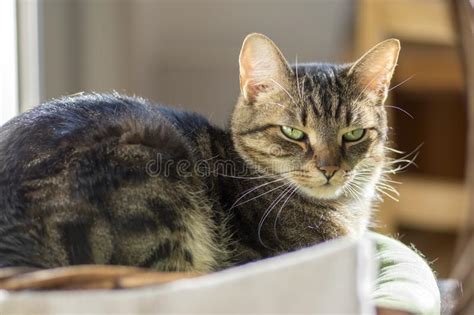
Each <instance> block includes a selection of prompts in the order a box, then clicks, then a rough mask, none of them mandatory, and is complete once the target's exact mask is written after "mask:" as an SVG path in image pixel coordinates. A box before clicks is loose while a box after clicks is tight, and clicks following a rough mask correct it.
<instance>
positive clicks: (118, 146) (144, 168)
mask: <svg viewBox="0 0 474 315" xmlns="http://www.w3.org/2000/svg"><path fill="white" fill-rule="evenodd" d="M187 128H193V129H194V132H196V131H199V128H201V129H203V130H205V129H206V128H207V121H206V120H205V119H203V118H200V116H196V115H194V114H186V113H180V112H177V111H173V110H170V109H166V108H164V107H161V106H158V105H153V104H150V103H148V102H147V101H145V100H143V99H139V98H130V97H124V96H120V95H116V94H107V95H104V94H93V95H80V96H76V97H68V98H63V99H59V100H53V101H51V102H49V103H46V104H43V105H40V106H38V107H36V108H34V109H32V110H30V111H29V112H26V113H24V114H22V115H20V116H18V117H16V118H15V119H13V120H11V121H9V122H8V123H6V124H5V125H3V126H2V127H0V257H1V258H0V266H1V265H34V264H37V265H39V266H58V265H68V264H80V263H101V264H109V263H112V264H114V263H120V264H127V265H142V266H156V264H157V263H158V262H157V260H156V257H155V256H153V255H154V254H156V252H160V251H161V252H160V253H163V251H164V248H165V249H168V250H169V247H170V246H178V245H179V246H184V245H182V244H175V243H174V238H173V237H176V238H178V239H180V240H186V239H187V236H186V235H179V233H178V234H176V235H174V234H173V233H174V232H176V231H175V230H176V229H177V228H178V227H179V226H181V225H183V224H184V221H185V220H186V219H185V216H188V215H190V213H191V214H192V215H193V216H194V218H193V220H198V221H199V220H200V219H202V220H205V217H206V216H207V214H206V215H204V214H203V213H201V212H198V211H201V210H199V207H201V208H202V206H201V205H199V202H198V197H199V196H197V195H196V196H195V197H193V198H195V199H196V200H194V199H192V198H185V197H182V195H185V194H186V193H187V192H189V191H192V190H200V189H202V187H200V182H199V179H196V178H193V177H190V178H180V177H179V174H177V173H176V169H174V168H171V169H167V170H166V171H167V173H163V174H162V173H159V172H158V173H156V174H155V173H152V172H156V171H157V169H156V166H157V164H156V163H157V161H158V162H160V163H164V164H166V162H167V161H179V160H187V161H191V162H192V161H193V159H194V157H193V152H194V151H195V148H193V139H192V138H190V136H189V133H187V132H186V129H187ZM150 167H151V168H150ZM158 171H159V170H158ZM178 198H180V199H179V202H178ZM164 214H166V216H167V217H163V215H164ZM170 217H171V218H172V221H170ZM198 225H199V224H198ZM202 225H203V226H204V225H209V222H207V223H204V222H202ZM170 233H171V234H173V235H174V236H173V237H171V236H170ZM209 233H211V234H212V231H210V232H209ZM189 237H190V239H191V238H192V236H189ZM209 239H212V236H211V235H210V234H209ZM182 243H185V242H183V241H182ZM186 246H187V247H186V248H184V247H183V248H182V250H178V251H177V253H178V254H180V255H183V257H184V256H186V257H188V258H189V256H190V255H191V256H192V254H190V253H193V254H195V253H194V252H193V249H192V248H191V247H192V245H191V243H189V244H186ZM165 254H166V253H165ZM168 254H169V253H168ZM35 255H37V257H35ZM196 255H200V256H202V257H206V255H207V256H209V257H212V256H213V255H212V253H208V252H205V253H198V254H196ZM188 260H190V259H188ZM208 260H209V259H208V258H205V259H204V262H202V261H201V265H202V266H201V267H202V268H203V269H205V268H209V266H210V265H211V264H213V262H210V261H208ZM211 260H212V259H211ZM163 262H166V265H163V266H161V267H159V268H161V269H163V268H165V269H166V268H173V267H172V266H173V264H178V265H179V264H181V265H182V264H183V261H182V260H168V261H166V260H164V261H162V263H163ZM188 263H189V261H188ZM170 266H171V267H170ZM203 266H204V267H203ZM205 266H207V267H205ZM157 268H158V267H157ZM189 268H191V267H189Z"/></svg>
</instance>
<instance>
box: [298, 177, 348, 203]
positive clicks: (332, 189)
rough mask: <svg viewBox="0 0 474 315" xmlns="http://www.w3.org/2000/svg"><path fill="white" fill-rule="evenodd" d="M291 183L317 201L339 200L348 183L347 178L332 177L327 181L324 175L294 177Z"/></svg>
mask: <svg viewBox="0 0 474 315" xmlns="http://www.w3.org/2000/svg"><path fill="white" fill-rule="evenodd" d="M291 181H292V182H293V183H294V184H295V185H297V186H298V187H299V190H300V191H302V192H303V193H304V194H305V195H307V196H309V197H312V198H317V199H337V198H339V197H340V196H341V195H342V193H343V191H344V186H345V184H346V182H347V178H345V177H332V178H330V179H327V178H326V177H324V175H322V174H315V175H313V176H308V175H307V174H305V176H292V177H291Z"/></svg>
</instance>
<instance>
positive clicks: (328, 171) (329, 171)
mask: <svg viewBox="0 0 474 315" xmlns="http://www.w3.org/2000/svg"><path fill="white" fill-rule="evenodd" d="M318 169H319V170H320V171H321V172H322V173H323V174H324V176H326V178H327V180H330V179H331V177H333V176H334V174H336V172H337V171H338V170H339V166H318Z"/></svg>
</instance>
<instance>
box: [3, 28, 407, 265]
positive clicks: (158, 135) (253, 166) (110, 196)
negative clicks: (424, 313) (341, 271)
mask: <svg viewBox="0 0 474 315" xmlns="http://www.w3.org/2000/svg"><path fill="white" fill-rule="evenodd" d="M399 50H400V45H399V42H398V41H397V40H395V39H389V40H386V41H384V42H382V43H380V44H378V45H377V46H375V47H374V48H372V49H371V50H370V51H368V52H367V53H366V54H365V55H364V56H363V57H361V58H360V59H359V60H358V61H356V62H355V63H353V64H344V65H333V64H299V65H298V64H297V65H294V66H290V65H289V64H288V62H287V61H286V60H285V58H284V57H283V55H282V53H281V52H280V50H279V49H278V48H277V47H276V46H275V44H274V43H273V42H272V41H271V40H270V39H268V38H267V37H265V36H264V35H261V34H251V35H249V36H247V38H246V39H245V41H244V43H243V47H242V50H241V53H240V60H239V62H240V88H241V95H240V97H239V99H238V101H237V105H236V106H235V109H234V111H233V114H232V117H231V121H230V128H229V129H226V130H222V129H220V128H217V127H215V126H213V125H211V124H210V123H209V122H208V121H207V120H206V119H205V118H203V117H201V116H199V115H197V114H194V113H188V112H181V111H176V110H173V109H170V108H167V107H163V106H160V105H156V104H151V103H149V102H148V101H146V100H144V99H141V98H136V97H126V96H121V95H118V94H81V95H76V96H70V97H65V98H62V99H57V100H52V101H50V102H48V103H45V104H43V105H40V106H37V107H36V108H34V109H32V110H30V111H28V112H26V113H24V114H21V115H19V116H18V117H16V118H14V119H12V120H11V121H9V122H8V123H6V124H5V125H3V126H2V127H1V128H0V266H1V267H6V266H34V267H41V268H49V267H57V266H66V265H77V264H120V265H131V266H140V267H149V268H153V269H156V270H163V271H171V270H176V271H200V272H208V271H214V270H219V269H222V268H225V267H227V266H232V265H236V264H242V263H246V262H249V261H253V260H257V259H262V258H265V257H270V256H274V255H278V254H280V253H283V252H288V251H293V250H296V249H299V248H302V247H306V246H309V245H313V244H317V243H320V242H323V241H325V240H329V239H333V238H336V237H339V236H344V235H345V236H349V237H354V238H356V237H358V236H360V235H361V233H363V232H364V231H365V230H366V229H367V227H368V224H369V222H370V217H371V208H372V207H373V203H374V201H375V199H376V197H377V190H376V188H377V187H378V185H379V183H380V180H381V177H383V176H384V169H385V167H386V164H387V163H386V158H385V153H384V151H385V149H384V147H385V146H384V144H385V142H386V138H387V118H386V112H385V108H384V106H383V104H384V101H385V99H386V96H387V92H388V86H389V82H390V79H391V77H392V74H393V71H394V68H395V66H396V62H397V58H398V53H399Z"/></svg>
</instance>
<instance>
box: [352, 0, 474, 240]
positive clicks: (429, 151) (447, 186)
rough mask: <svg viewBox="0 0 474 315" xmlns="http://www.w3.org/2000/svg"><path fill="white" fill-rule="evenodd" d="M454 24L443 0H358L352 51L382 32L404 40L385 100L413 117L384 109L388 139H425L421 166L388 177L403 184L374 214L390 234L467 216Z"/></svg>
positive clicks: (449, 224) (443, 225) (448, 227)
mask: <svg viewBox="0 0 474 315" xmlns="http://www.w3.org/2000/svg"><path fill="white" fill-rule="evenodd" d="M454 30H455V28H454V24H453V19H452V10H451V7H450V2H449V1H447V0H446V1H444V0H432V1H412V0H360V1H359V2H358V7H357V24H356V32H355V42H354V45H355V52H356V53H357V55H360V54H361V53H363V52H364V51H366V50H367V49H368V48H369V47H371V46H373V45H374V44H376V43H377V42H379V41H381V40H383V39H386V38H390V37H395V38H398V39H400V40H401V43H402V52H401V54H400V59H399V65H398V67H397V69H396V71H395V77H394V80H393V83H392V86H394V87H396V88H395V90H394V91H393V92H394V93H395V96H394V95H393V93H392V95H391V97H390V98H389V100H388V101H387V104H388V105H393V106H398V107H401V108H402V109H404V110H406V111H408V112H411V113H413V114H414V116H415V119H414V120H410V118H408V117H405V116H404V115H405V114H404V113H402V112H401V111H397V110H389V120H390V123H391V125H392V126H394V135H395V137H394V139H395V140H396V142H397V143H398V144H399V145H400V146H403V147H402V148H401V149H402V150H411V149H414V148H415V147H416V146H417V145H418V144H420V142H425V145H424V146H423V147H422V148H421V154H420V156H419V157H418V158H417V161H416V162H417V163H419V166H420V169H419V170H417V169H416V168H415V167H411V168H408V169H407V172H406V173H404V174H401V175H397V176H395V177H394V178H393V179H395V180H397V181H400V182H402V183H403V184H401V185H398V186H397V185H395V186H396V188H397V189H398V190H399V192H400V198H399V200H400V202H394V201H393V200H390V199H389V198H385V202H384V203H383V204H382V205H381V207H380V208H381V209H380V211H379V212H378V214H379V215H378V218H377V220H378V221H379V227H378V230H379V231H381V232H383V233H388V234H390V233H395V232H396V231H397V228H398V227H399V226H407V227H412V228H419V229H426V230H433V231H451V232H453V233H454V232H455V231H456V230H457V229H458V228H459V227H460V226H461V225H462V223H463V222H464V221H465V220H466V213H467V205H468V194H467V190H466V188H465V185H464V178H463V173H464V170H463V164H464V152H465V128H466V127H465V122H464V117H465V115H464V108H463V106H462V101H458V100H462V93H463V91H464V80H463V76H462V67H461V62H460V59H459V56H458V51H457V49H456V48H457V46H456V44H457V37H456V34H455V31H454ZM410 78H411V79H410ZM405 80H408V81H406V82H404V81H405ZM397 85H399V86H397ZM436 93H439V96H438V94H436ZM417 141H419V142H417ZM398 149H400V147H398Z"/></svg>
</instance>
